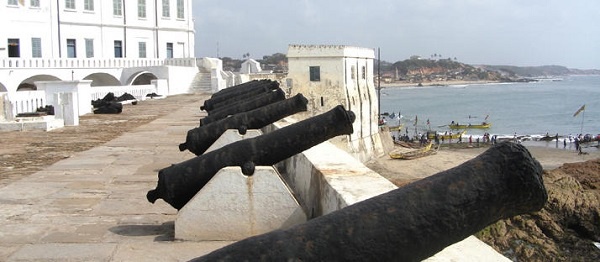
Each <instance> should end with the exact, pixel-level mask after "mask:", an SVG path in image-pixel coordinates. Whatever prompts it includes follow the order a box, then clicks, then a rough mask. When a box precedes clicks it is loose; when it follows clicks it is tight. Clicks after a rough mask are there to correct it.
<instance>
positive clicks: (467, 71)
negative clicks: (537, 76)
mask: <svg viewBox="0 0 600 262" xmlns="http://www.w3.org/2000/svg"><path fill="white" fill-rule="evenodd" d="M382 70H383V71H384V75H385V76H386V77H387V78H388V79H389V80H388V81H407V82H411V83H423V82H434V81H435V82H438V81H453V80H460V81H502V82H507V81H516V79H513V78H511V77H512V76H509V75H503V74H502V73H500V72H498V71H496V70H486V69H485V68H481V67H475V66H472V65H467V64H464V63H460V62H457V61H455V60H452V59H438V60H434V59H421V58H419V57H413V58H411V59H407V60H404V61H399V62H396V63H394V64H392V65H389V66H388V67H387V68H386V69H384V68H383V67H382Z"/></svg>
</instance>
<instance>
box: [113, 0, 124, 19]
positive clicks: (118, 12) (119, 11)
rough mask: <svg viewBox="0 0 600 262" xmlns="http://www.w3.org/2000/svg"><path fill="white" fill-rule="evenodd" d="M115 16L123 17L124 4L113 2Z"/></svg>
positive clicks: (117, 0) (114, 0)
mask: <svg viewBox="0 0 600 262" xmlns="http://www.w3.org/2000/svg"><path fill="white" fill-rule="evenodd" d="M113 15H123V2H121V0H113Z"/></svg>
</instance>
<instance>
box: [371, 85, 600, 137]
mask: <svg viewBox="0 0 600 262" xmlns="http://www.w3.org/2000/svg"><path fill="white" fill-rule="evenodd" d="M583 105H585V110H583V111H581V112H580V113H579V114H577V116H573V115H574V114H575V113H576V112H577V111H578V110H579V109H580V108H581V107H582V106H583ZM381 113H388V114H394V115H396V118H393V119H390V118H387V119H386V120H387V121H388V124H389V125H395V124H397V123H398V121H400V122H401V123H402V124H403V126H404V129H403V133H404V132H406V128H408V131H409V135H414V134H415V132H417V133H422V132H425V131H427V130H435V131H438V132H445V131H450V129H449V128H448V124H450V123H451V122H452V121H455V122H458V123H459V124H481V122H483V121H487V122H489V123H491V124H492V126H491V128H489V129H468V130H467V133H466V134H465V135H466V136H471V135H472V136H473V137H481V136H482V135H483V134H484V133H485V132H487V133H489V134H491V135H498V137H514V135H515V134H516V135H517V136H518V137H521V138H523V140H537V139H539V138H540V137H543V136H545V135H546V134H549V135H551V136H555V135H556V134H558V135H559V136H560V137H567V136H569V135H577V134H580V133H582V134H592V135H594V136H596V135H598V134H600V76H568V77H564V78H558V79H545V80H541V81H538V82H530V83H493V84H473V85H449V86H425V87H385V88H382V89H381ZM398 114H401V118H398V117H397V115H398ZM486 117H487V120H485V119H486ZM415 119H416V131H415V125H414V124H415ZM428 123H429V124H428ZM453 132H456V130H454V131H453ZM559 140H561V141H562V138H561V139H559Z"/></svg>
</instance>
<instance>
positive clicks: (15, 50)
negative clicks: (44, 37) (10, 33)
mask: <svg viewBox="0 0 600 262" xmlns="http://www.w3.org/2000/svg"><path fill="white" fill-rule="evenodd" d="M8 57H21V48H20V47H19V39H18V38H9V39H8Z"/></svg>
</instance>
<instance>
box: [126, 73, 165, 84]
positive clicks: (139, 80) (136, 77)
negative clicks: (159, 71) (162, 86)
mask: <svg viewBox="0 0 600 262" xmlns="http://www.w3.org/2000/svg"><path fill="white" fill-rule="evenodd" d="M156 79H158V77H156V75H154V74H153V73H151V72H148V71H142V72H138V73H136V74H133V75H132V76H131V77H130V78H129V79H128V80H127V83H128V84H129V85H149V84H151V82H152V80H156Z"/></svg>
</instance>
